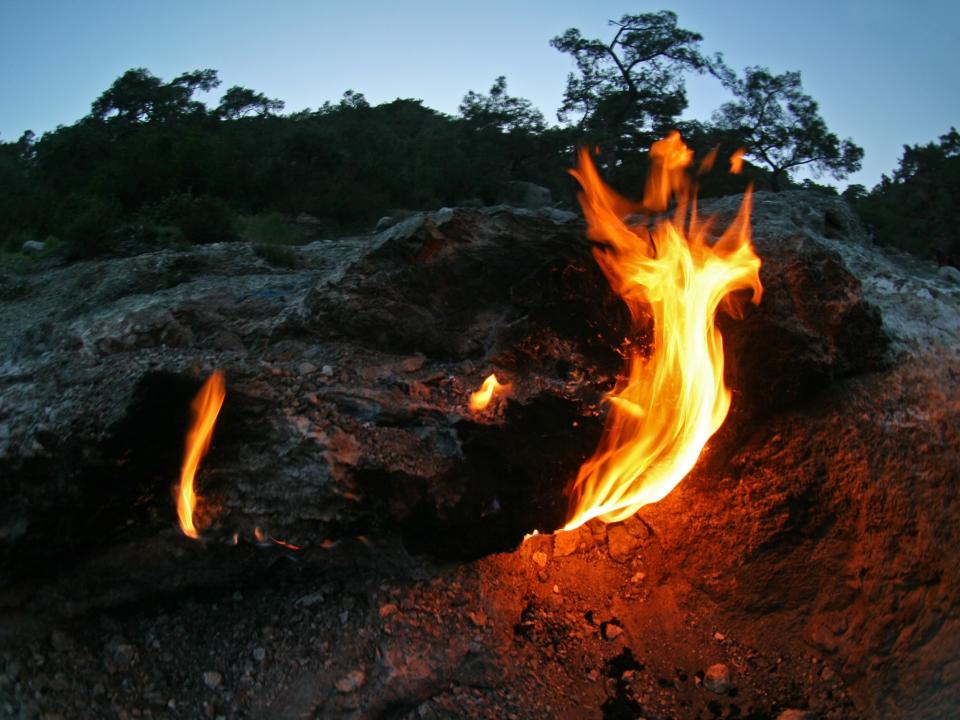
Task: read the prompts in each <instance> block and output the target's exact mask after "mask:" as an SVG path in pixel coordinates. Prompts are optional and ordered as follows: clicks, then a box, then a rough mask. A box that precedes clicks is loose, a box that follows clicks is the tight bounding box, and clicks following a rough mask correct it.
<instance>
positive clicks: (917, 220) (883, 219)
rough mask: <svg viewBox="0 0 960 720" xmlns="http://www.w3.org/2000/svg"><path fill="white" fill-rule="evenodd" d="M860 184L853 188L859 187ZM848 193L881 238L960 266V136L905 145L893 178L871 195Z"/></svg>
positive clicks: (954, 134) (951, 134) (952, 134)
mask: <svg viewBox="0 0 960 720" xmlns="http://www.w3.org/2000/svg"><path fill="white" fill-rule="evenodd" d="M856 187H857V186H851V188H856ZM851 188H848V189H847V192H845V193H844V196H845V197H847V198H848V199H849V200H851V201H852V202H853V203H854V207H856V209H857V210H858V211H859V213H860V215H861V217H862V218H863V220H864V221H865V223H866V224H867V226H868V227H869V228H870V229H871V231H872V232H873V234H874V237H875V239H876V240H877V241H878V242H880V243H881V244H883V245H892V246H894V247H898V248H900V249H903V250H908V251H910V252H912V253H915V254H918V255H921V256H927V257H936V258H937V259H938V261H940V262H941V263H950V264H954V265H958V266H960V234H958V232H957V218H958V217H960V133H958V132H957V130H956V128H952V127H951V128H950V130H949V132H947V133H945V134H944V135H941V136H940V138H939V142H936V143H932V142H931V143H927V144H926V145H904V146H903V155H902V156H901V158H900V165H899V167H898V168H897V169H896V170H894V172H893V177H888V176H887V175H884V176H883V177H882V178H881V180H880V182H879V183H878V184H877V185H876V187H874V188H873V190H871V191H870V192H869V193H867V194H865V195H864V194H863V193H862V191H856V190H853V191H852V190H851Z"/></svg>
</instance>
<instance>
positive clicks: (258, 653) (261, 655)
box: [252, 647, 267, 663]
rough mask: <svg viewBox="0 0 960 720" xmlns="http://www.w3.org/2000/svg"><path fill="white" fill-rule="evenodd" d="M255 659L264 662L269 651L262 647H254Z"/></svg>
mask: <svg viewBox="0 0 960 720" xmlns="http://www.w3.org/2000/svg"><path fill="white" fill-rule="evenodd" d="M252 655H253V659H254V660H256V661H257V662H258V663H262V662H263V661H264V660H265V659H266V657H267V651H266V650H265V649H264V648H262V647H255V648H254V649H253V653H252Z"/></svg>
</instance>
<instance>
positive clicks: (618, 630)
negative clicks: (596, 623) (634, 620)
mask: <svg viewBox="0 0 960 720" xmlns="http://www.w3.org/2000/svg"><path fill="white" fill-rule="evenodd" d="M621 635H623V628H622V627H620V626H619V625H615V624H614V623H607V624H606V625H604V626H603V637H604V638H606V639H607V640H613V639H614V638H618V637H620V636H621Z"/></svg>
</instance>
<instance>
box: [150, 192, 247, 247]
mask: <svg viewBox="0 0 960 720" xmlns="http://www.w3.org/2000/svg"><path fill="white" fill-rule="evenodd" d="M152 214H153V215H154V218H155V221H156V222H157V224H158V225H160V226H171V227H175V228H177V229H178V230H179V231H180V234H181V237H182V238H183V240H184V241H186V242H188V243H192V244H196V245H199V244H204V243H215V242H229V241H231V240H236V239H237V232H236V219H235V217H234V214H233V212H232V211H231V210H230V208H229V207H227V205H226V203H224V202H223V201H221V200H218V199H217V198H213V197H207V196H203V197H195V196H193V195H191V194H189V193H184V194H180V195H170V196H169V197H167V198H165V199H164V200H161V201H160V202H159V203H157V204H156V205H155V206H154V207H153V208H152Z"/></svg>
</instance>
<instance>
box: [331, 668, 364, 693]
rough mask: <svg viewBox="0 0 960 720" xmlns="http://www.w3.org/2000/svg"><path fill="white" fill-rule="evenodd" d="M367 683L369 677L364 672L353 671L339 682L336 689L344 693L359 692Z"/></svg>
mask: <svg viewBox="0 0 960 720" xmlns="http://www.w3.org/2000/svg"><path fill="white" fill-rule="evenodd" d="M366 682H367V675H366V673H364V672H363V670H351V671H350V672H348V673H347V674H346V675H344V676H343V677H342V678H340V679H339V680H337V682H336V688H337V690H339V691H340V692H342V693H351V692H353V691H354V690H359V689H360V688H362V687H363V686H364V684H365V683H366Z"/></svg>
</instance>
